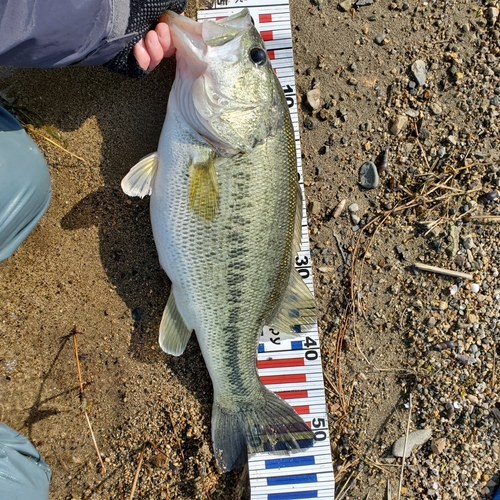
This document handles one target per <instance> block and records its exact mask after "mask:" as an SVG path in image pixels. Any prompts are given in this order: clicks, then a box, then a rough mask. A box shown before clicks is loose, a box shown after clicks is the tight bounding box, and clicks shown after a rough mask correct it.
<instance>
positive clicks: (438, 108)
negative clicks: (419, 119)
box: [429, 102, 443, 116]
mask: <svg viewBox="0 0 500 500" xmlns="http://www.w3.org/2000/svg"><path fill="white" fill-rule="evenodd" d="M429 107H430V108H431V111H432V113H433V114H434V115H436V116H439V115H442V114H443V108H442V107H441V106H440V105H439V104H438V103H437V102H431V104H430V105H429Z"/></svg>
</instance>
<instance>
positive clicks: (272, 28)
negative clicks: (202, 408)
mask: <svg viewBox="0 0 500 500" xmlns="http://www.w3.org/2000/svg"><path fill="white" fill-rule="evenodd" d="M245 7H246V8H248V10H249V11H250V15H251V16H252V18H253V20H254V23H255V26H256V28H257V30H258V31H259V32H260V33H261V35H262V36H263V38H264V40H265V47H266V50H267V53H268V57H269V59H270V61H271V64H272V65H273V68H274V70H275V74H276V75H277V77H278V78H279V80H280V83H281V85H282V88H283V90H284V92H285V96H286V97H287V102H288V105H289V110H290V115H291V119H292V125H293V128H294V135H295V143H296V150H297V151H296V154H297V156H296V158H297V171H298V174H299V184H300V185H301V187H302V191H303V181H302V157H301V151H300V136H299V117H298V112H297V98H296V85H295V67H294V62H293V50H292V30H291V26H290V10H289V4H288V0H283V1H281V2H279V1H278V2H275V3H272V4H269V3H268V2H266V0H246V1H244V2H242V1H241V0H240V1H238V0H217V1H215V2H214V3H213V4H212V9H209V10H205V11H199V13H198V18H199V19H200V20H201V19H214V18H223V17H227V16H229V15H232V14H234V13H236V12H238V11H239V10H240V9H241V8H245ZM301 242H302V250H301V251H300V252H299V253H298V255H297V260H296V264H297V268H298V271H299V274H300V275H301V277H302V278H303V280H304V282H305V283H306V284H307V286H308V287H309V289H310V290H311V292H312V293H314V290H313V282H312V268H311V256H310V253H309V234H308V227H307V218H306V210H305V203H304V208H303V221H302V234H301ZM257 368H258V372H259V376H260V377H261V380H262V382H263V383H265V385H266V386H267V387H268V388H269V389H270V390H272V391H275V392H276V393H277V394H278V396H280V397H282V398H283V399H285V400H286V401H288V403H289V404H290V405H291V406H292V407H294V408H295V410H296V411H298V413H299V414H301V415H302V417H303V419H304V421H305V422H306V424H307V425H309V426H310V427H311V429H312V430H313V432H315V435H316V436H317V437H316V440H315V442H314V445H313V446H312V447H311V448H309V449H308V450H301V451H299V452H298V453H293V454H291V455H276V454H272V453H266V452H264V453H258V454H256V455H254V456H252V457H249V476H250V486H251V500H293V499H303V498H304V499H306V498H319V499H328V500H333V499H334V497H335V492H334V485H335V481H334V476H333V466H332V459H331V450H330V441H329V435H328V417H327V414H326V401H325V393H324V383H323V373H322V368H321V354H320V351H319V338H318V330H317V325H314V326H313V327H312V328H311V329H310V331H308V332H306V333H302V334H301V337H300V338H292V337H290V336H283V335H282V334H281V333H280V332H275V331H273V332H271V329H269V328H268V327H265V328H264V332H263V336H262V337H261V341H260V343H259V345H258V352H257Z"/></svg>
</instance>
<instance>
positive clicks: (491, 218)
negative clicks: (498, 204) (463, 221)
mask: <svg viewBox="0 0 500 500" xmlns="http://www.w3.org/2000/svg"><path fill="white" fill-rule="evenodd" d="M467 218H468V220H477V221H478V222H500V215H469V216H468V217H467Z"/></svg>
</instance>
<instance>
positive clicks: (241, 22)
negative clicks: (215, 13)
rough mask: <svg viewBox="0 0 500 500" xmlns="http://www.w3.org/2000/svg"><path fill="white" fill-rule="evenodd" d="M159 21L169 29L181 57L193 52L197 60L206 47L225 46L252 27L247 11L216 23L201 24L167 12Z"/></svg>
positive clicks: (169, 11) (206, 22)
mask: <svg viewBox="0 0 500 500" xmlns="http://www.w3.org/2000/svg"><path fill="white" fill-rule="evenodd" d="M160 21H162V22H165V23H167V24H168V26H169V27H170V30H171V32H172V33H171V34H172V41H173V43H174V46H175V48H176V49H177V50H180V51H181V52H182V53H183V55H186V54H187V53H188V52H194V53H195V54H196V56H197V58H198V59H201V56H202V55H203V53H204V52H205V50H206V46H209V47H220V46H221V45H225V44H226V43H228V42H230V41H231V40H234V39H235V38H236V37H238V36H239V35H241V34H242V33H243V32H245V31H247V30H248V29H249V28H250V27H251V26H252V18H251V17H250V15H249V13H248V10H247V9H241V11H240V12H238V13H236V14H233V15H232V16H229V17H226V18H223V19H219V20H218V21H212V20H208V19H207V20H206V21H204V22H203V23H198V22H196V21H193V20H192V19H190V18H189V17H186V16H181V15H179V14H176V13H175V12H172V11H171V10H167V11H166V12H165V13H163V14H162V15H161V16H160Z"/></svg>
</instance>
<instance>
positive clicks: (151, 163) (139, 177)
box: [122, 152, 158, 198]
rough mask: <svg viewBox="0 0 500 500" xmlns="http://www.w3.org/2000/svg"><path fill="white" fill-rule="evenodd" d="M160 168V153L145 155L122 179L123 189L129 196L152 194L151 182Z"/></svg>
mask: <svg viewBox="0 0 500 500" xmlns="http://www.w3.org/2000/svg"><path fill="white" fill-rule="evenodd" d="M157 169H158V153H156V152H155V153H152V154H150V155H148V156H145V157H144V158H142V160H140V161H139V162H138V163H136V164H135V165H134V166H133V167H132V168H131V169H130V172H129V173H128V174H127V175H126V176H125V177H124V178H123V180H122V189H123V192H124V193H125V194H127V195H128V196H140V197H141V198H144V196H146V195H148V194H151V184H152V182H153V178H154V176H155V174H156V170H157Z"/></svg>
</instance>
